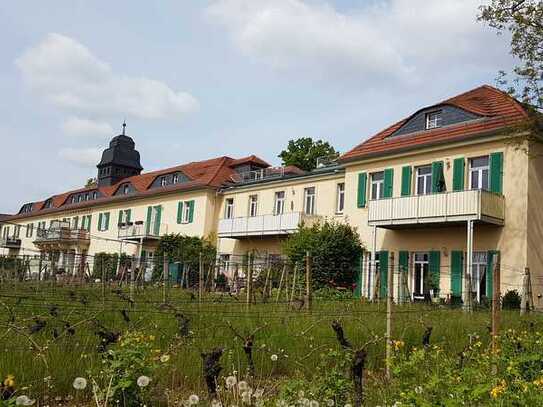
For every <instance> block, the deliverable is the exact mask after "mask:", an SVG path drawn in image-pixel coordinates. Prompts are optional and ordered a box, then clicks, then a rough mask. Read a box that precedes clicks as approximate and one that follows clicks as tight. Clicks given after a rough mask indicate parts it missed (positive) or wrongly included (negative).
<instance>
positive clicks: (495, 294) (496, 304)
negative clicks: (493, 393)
mask: <svg viewBox="0 0 543 407" xmlns="http://www.w3.org/2000/svg"><path fill="white" fill-rule="evenodd" d="M493 260H494V261H493V264H494V267H493V270H492V275H493V278H492V352H493V354H494V355H496V351H497V349H498V344H497V341H496V339H497V336H498V335H499V331H500V297H501V293H500V274H501V273H500V253H499V252H497V253H495V254H494V259H493ZM489 271H490V270H489ZM492 369H493V370H497V366H495V365H494V366H493V368H492ZM496 373H497V372H496V371H494V374H496Z"/></svg>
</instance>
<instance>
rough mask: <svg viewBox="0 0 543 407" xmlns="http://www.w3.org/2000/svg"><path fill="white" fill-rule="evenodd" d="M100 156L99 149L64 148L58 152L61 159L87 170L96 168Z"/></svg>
mask: <svg viewBox="0 0 543 407" xmlns="http://www.w3.org/2000/svg"><path fill="white" fill-rule="evenodd" d="M100 155H101V150H100V149H99V148H63V149H61V150H59V152H58V156H59V157H60V158H62V159H64V160H66V161H69V162H72V163H74V164H76V165H77V166H80V167H85V168H92V167H95V166H96V164H97V163H98V161H99V160H100Z"/></svg>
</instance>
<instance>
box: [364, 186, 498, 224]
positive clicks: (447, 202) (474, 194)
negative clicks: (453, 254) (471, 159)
mask: <svg viewBox="0 0 543 407" xmlns="http://www.w3.org/2000/svg"><path fill="white" fill-rule="evenodd" d="M368 211H369V213H368V224H369V225H370V226H381V227H396V226H397V227H399V226H401V225H415V224H426V223H449V222H462V221H467V220H475V221H482V222H486V223H492V224H497V225H503V223H504V219H505V200H504V197H503V195H499V194H495V193H493V192H489V191H483V190H470V191H458V192H444V193H437V194H430V195H416V196H405V197H398V198H390V199H379V200H372V201H369V208H368Z"/></svg>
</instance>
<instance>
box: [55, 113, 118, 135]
mask: <svg viewBox="0 0 543 407" xmlns="http://www.w3.org/2000/svg"><path fill="white" fill-rule="evenodd" d="M60 127H61V129H62V132H63V133H64V134H66V135H67V136H76V137H87V136H88V137H98V138H108V137H113V135H114V132H113V128H112V127H111V125H110V124H109V123H106V122H100V121H95V120H90V119H83V118H80V117H70V118H68V119H66V120H65V121H64V122H63V123H62V124H61V126H60Z"/></svg>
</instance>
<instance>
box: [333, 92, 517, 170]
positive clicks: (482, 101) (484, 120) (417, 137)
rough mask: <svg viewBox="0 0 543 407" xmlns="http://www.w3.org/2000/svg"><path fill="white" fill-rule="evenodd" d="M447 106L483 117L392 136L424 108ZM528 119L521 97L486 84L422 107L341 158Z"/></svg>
mask: <svg viewBox="0 0 543 407" xmlns="http://www.w3.org/2000/svg"><path fill="white" fill-rule="evenodd" d="M444 105H451V106H455V107H458V108H460V109H463V110H466V111H468V112H471V113H474V114H476V115H478V116H481V117H480V118H478V119H476V120H470V121H466V122H461V123H457V124H453V125H449V126H443V127H438V128H436V129H432V130H424V131H418V132H415V133H410V134H405V135H402V136H394V137H389V136H390V135H391V134H393V133H394V132H395V131H396V130H398V129H399V128H400V127H401V126H402V125H403V124H405V123H406V122H407V121H409V119H411V118H412V117H413V116H414V115H415V114H417V113H418V112H420V111H421V110H426V109H432V108H436V107H439V106H444ZM527 118H528V113H527V111H526V109H525V108H524V107H523V106H522V105H521V104H520V103H519V102H518V101H517V100H515V99H513V98H512V97H511V96H509V95H508V94H506V93H504V92H502V91H500V90H498V89H496V88H494V87H492V86H488V85H483V86H480V87H478V88H475V89H472V90H470V91H468V92H465V93H462V94H460V95H458V96H454V97H452V98H450V99H446V100H444V101H442V102H440V103H436V104H435V105H432V106H427V107H425V108H423V109H419V110H418V111H417V112H415V113H414V114H413V115H411V116H409V117H407V118H405V119H403V120H400V121H399V122H397V123H395V124H393V125H392V126H390V127H388V128H386V129H384V130H382V131H380V132H379V133H377V134H376V135H374V136H373V137H370V138H369V139H368V140H366V141H364V142H363V143H361V144H359V145H357V146H356V147H354V148H353V149H352V150H350V151H348V152H346V153H345V154H343V155H342V156H341V157H340V162H348V161H354V160H357V159H362V158H366V157H372V156H379V155H388V154H394V153H397V152H401V151H404V150H410V149H416V148H419V147H424V146H428V145H432V144H439V143H448V142H454V141H459V140H463V139H466V138H475V137H478V136H481V135H482V134H485V133H490V132H493V131H496V130H499V129H502V128H505V127H509V126H511V125H514V124H517V123H520V122H521V121H523V120H526V119H527Z"/></svg>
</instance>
